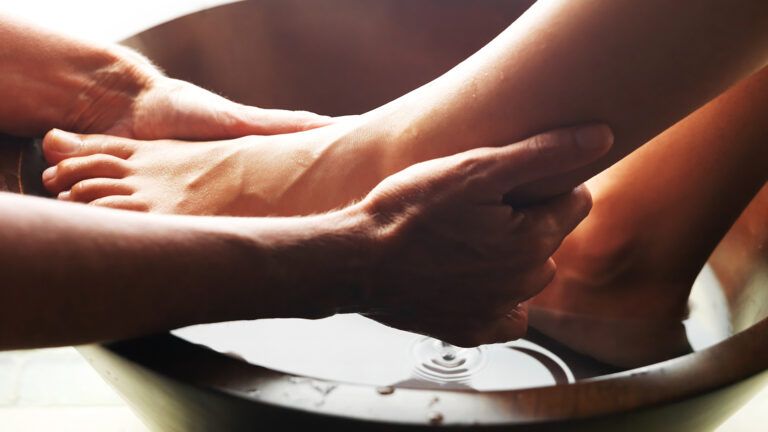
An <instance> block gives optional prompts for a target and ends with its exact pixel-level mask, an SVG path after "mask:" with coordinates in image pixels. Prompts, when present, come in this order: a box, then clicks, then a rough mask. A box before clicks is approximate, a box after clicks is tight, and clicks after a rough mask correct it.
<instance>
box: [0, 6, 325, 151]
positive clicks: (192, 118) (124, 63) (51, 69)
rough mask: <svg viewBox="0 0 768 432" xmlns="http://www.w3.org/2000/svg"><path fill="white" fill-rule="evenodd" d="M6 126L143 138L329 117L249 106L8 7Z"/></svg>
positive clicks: (0, 22)
mask: <svg viewBox="0 0 768 432" xmlns="http://www.w3.org/2000/svg"><path fill="white" fill-rule="evenodd" d="M0 93H2V94H3V95H4V97H3V99H2V100H1V101H0V131H2V132H4V133H8V134H14V135H19V136H42V135H43V134H45V132H47V131H48V130H50V129H51V128H54V127H59V128H65V129H68V130H73V131H79V132H91V133H109V134H112V135H118V136H125V137H133V138H138V139H159V138H179V139H181V138H183V139H191V140H201V139H225V138H234V137H240V136H243V135H249V134H257V135H266V134H276V133H286V132H296V131H301V130H306V129H311V128H313V127H317V126H321V125H325V124H328V123H329V122H330V119H329V118H327V117H324V116H319V115H316V114H312V113H307V112H292V111H282V110H265V109H260V108H256V107H248V106H243V105H240V104H237V103H234V102H231V101H228V100H226V99H224V98H222V97H220V96H218V95H215V94H213V93H211V92H208V91H206V90H203V89H201V88H199V87H196V86H194V85H192V84H189V83H186V82H183V81H179V80H174V79H171V78H168V77H166V76H164V75H163V74H162V73H160V71H158V70H157V69H156V68H155V67H154V66H152V65H151V64H150V63H149V61H147V60H146V59H145V58H143V57H142V56H140V55H138V54H137V53H135V52H133V51H131V50H128V49H125V48H122V47H118V46H115V45H98V44H93V43H90V42H84V41H80V40H77V39H72V38H69V37H67V36H64V35H60V34H56V33H51V32H49V31H47V30H45V29H42V28H38V27H36V26H35V25H33V24H30V23H26V22H21V21H18V20H17V19H16V18H12V17H8V16H4V15H2V14H0Z"/></svg>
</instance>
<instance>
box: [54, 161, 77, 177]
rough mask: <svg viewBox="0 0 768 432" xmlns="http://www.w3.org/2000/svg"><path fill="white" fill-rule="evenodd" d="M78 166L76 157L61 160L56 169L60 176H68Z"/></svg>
mask: <svg viewBox="0 0 768 432" xmlns="http://www.w3.org/2000/svg"><path fill="white" fill-rule="evenodd" d="M77 166H78V161H77V160H76V159H64V160H63V161H61V162H59V164H58V165H56V170H57V171H58V173H59V175H60V176H62V175H63V176H67V175H69V174H70V173H71V172H72V171H74V170H75V169H76V168H77Z"/></svg>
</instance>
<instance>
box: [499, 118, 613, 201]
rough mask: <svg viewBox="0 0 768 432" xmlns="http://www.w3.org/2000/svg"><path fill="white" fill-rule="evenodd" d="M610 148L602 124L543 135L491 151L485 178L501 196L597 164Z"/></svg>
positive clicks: (610, 136)
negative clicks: (495, 187)
mask: <svg viewBox="0 0 768 432" xmlns="http://www.w3.org/2000/svg"><path fill="white" fill-rule="evenodd" d="M612 145H613V132H612V131H611V129H610V128H609V127H608V126H607V125H605V124H598V123H593V124H588V125H583V126H575V127H569V128H563V129H557V130H553V131H549V132H544V133H542V134H539V135H535V136H533V137H530V138H527V139H525V140H523V141H520V142H518V143H515V144H510V145H508V146H505V147H500V148H495V149H490V153H489V155H488V156H489V157H491V158H493V159H494V163H493V164H491V166H490V167H489V171H488V176H487V177H486V178H488V179H490V181H492V182H493V183H494V184H495V185H497V186H498V188H499V190H500V191H501V192H502V193H504V192H507V191H509V190H512V189H513V188H514V187H516V186H519V185H521V184H524V183H529V182H532V181H535V180H539V179H543V178H548V177H555V176H558V175H562V174H564V173H567V172H569V171H572V170H574V169H576V168H579V167H582V166H584V165H587V164H589V163H591V162H594V161H596V160H597V159H598V158H600V157H601V156H603V155H604V154H605V153H607V152H608V150H609V149H610V148H611V146H612Z"/></svg>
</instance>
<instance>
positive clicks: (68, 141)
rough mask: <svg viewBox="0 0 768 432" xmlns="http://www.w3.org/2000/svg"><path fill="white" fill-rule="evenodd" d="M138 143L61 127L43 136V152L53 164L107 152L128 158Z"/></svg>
mask: <svg viewBox="0 0 768 432" xmlns="http://www.w3.org/2000/svg"><path fill="white" fill-rule="evenodd" d="M135 146H136V143H135V142H134V141H132V140H129V139H126V138H118V137H113V136H108V135H81V134H75V133H70V132H65V131H62V130H59V129H53V130H51V131H49V132H48V133H47V134H46V135H45V138H43V154H44V155H45V159H46V160H47V161H48V163H50V164H51V165H55V164H58V163H59V162H61V161H63V160H65V159H69V158H73V157H82V156H90V155H95V154H100V153H101V154H107V155H111V156H115V157H118V158H121V159H127V158H128V157H130V156H131V155H132V154H133V152H134V151H135V148H136V147H135Z"/></svg>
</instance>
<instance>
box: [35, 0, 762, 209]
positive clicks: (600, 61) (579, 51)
mask: <svg viewBox="0 0 768 432" xmlns="http://www.w3.org/2000/svg"><path fill="white" fill-rule="evenodd" d="M595 9H599V10H600V13H599V14H596V13H593V11H594V10H595ZM692 10H695V11H696V14H695V19H694V18H692V17H691V11H692ZM647 28H655V29H657V30H655V31H654V32H650V33H649V32H648V31H647ZM552 29H557V31H552ZM765 29H768V3H766V2H762V1H755V0H739V1H738V3H733V2H732V1H726V0H706V1H704V2H703V3H702V2H701V1H694V0H686V1H677V2H668V1H665V0H652V1H644V2H640V3H638V2H636V1H633V0H585V1H579V2H570V1H565V0H559V1H549V2H539V3H536V4H535V5H533V6H532V7H531V8H530V9H529V10H528V11H527V12H526V13H525V14H524V15H523V16H522V17H520V18H519V19H518V20H517V21H515V22H514V23H513V24H512V25H511V26H510V27H509V28H508V29H507V30H505V31H504V32H503V33H502V34H501V35H499V37H497V38H496V39H495V40H494V41H492V42H491V43H490V44H488V45H487V46H486V47H484V48H483V49H482V50H480V51H478V52H477V53H476V54H475V55H473V56H471V57H470V58H468V59H467V60H465V61H464V62H462V63H461V64H459V65H458V66H456V67H455V68H454V69H453V70H451V71H449V72H448V73H446V74H445V75H443V76H441V77H439V78H438V79H436V80H434V81H433V82H431V83H429V84H427V85H425V86H423V87H421V88H419V89H417V90H415V91H413V92H411V93H409V94H407V95H405V96H403V97H401V98H399V99H398V100H396V101H393V102H391V103H389V104H387V105H385V106H383V107H380V108H379V109H376V110H374V111H372V112H369V113H366V114H364V115H362V116H359V117H356V118H353V119H350V120H349V121H344V122H339V123H338V124H333V125H330V126H327V127H323V128H320V129H316V130H313V131H308V132H304V133H300V134H298V135H295V136H285V137H277V138H276V140H275V144H276V145H274V146H269V145H266V144H264V143H265V141H264V139H262V138H254V139H248V138H243V141H241V143H243V142H245V141H249V142H250V143H252V144H254V146H253V147H254V148H249V147H251V146H249V145H248V144H246V145H243V146H241V147H242V148H241V149H240V150H237V152H238V154H237V156H235V155H233V153H232V152H233V150H232V149H225V148H223V147H222V146H220V145H219V144H218V143H211V144H209V146H210V147H211V150H210V151H206V152H205V153H207V154H208V155H209V156H210V157H211V158H212V159H213V160H214V161H220V160H222V159H232V158H235V157H236V158H238V159H241V160H242V161H243V162H242V163H243V165H244V166H248V167H249V168H248V169H247V171H248V172H247V173H243V171H242V170H232V171H231V173H229V174H223V175H227V176H229V179H228V180H226V182H227V183H229V184H232V185H235V186H233V187H235V188H237V189H241V190H244V191H245V192H246V193H244V194H243V198H242V199H241V200H239V199H238V198H236V197H227V198H226V199H227V202H226V203H221V202H218V201H219V200H220V198H219V197H216V196H214V195H213V194H208V195H206V196H205V197H202V198H201V196H200V194H199V193H198V192H199V188H196V187H188V185H187V184H186V182H187V181H188V179H187V178H181V179H180V180H179V184H177V185H175V186H172V187H169V188H166V190H167V191H174V192H179V191H182V192H181V193H183V194H187V195H197V196H187V197H182V198H180V199H181V200H183V201H206V200H210V202H209V203H207V204H206V203H202V204H201V205H198V206H189V207H188V208H195V207H197V208H198V209H200V208H206V207H207V208H208V210H207V211H206V213H208V214H210V213H213V214H242V213H247V212H254V211H255V212H256V213H257V214H287V215H297V214H306V213H311V212H317V211H326V210H330V209H333V208H337V207H339V206H342V205H345V204H347V203H349V202H351V201H354V200H356V199H359V198H360V197H362V196H363V195H364V194H365V193H366V191H368V190H370V189H371V188H372V187H373V186H374V185H376V184H377V183H378V182H379V181H381V179H383V178H385V177H386V176H387V175H390V174H392V173H394V172H397V171H399V170H402V169H404V168H405V167H407V166H409V165H412V164H414V163H417V162H420V161H423V160H428V159H431V158H436V157H441V156H445V155H449V154H454V153H457V152H461V151H464V150H467V149H471V148H476V147H482V146H496V145H504V144H505V143H509V142H513V141H515V140H517V139H520V138H521V137H524V136H529V135H532V134H535V133H536V132H538V131H541V130H545V129H547V128H550V127H553V126H555V125H567V124H576V123H580V122H583V121H589V120H593V119H598V120H600V121H603V122H606V123H607V124H610V125H611V126H612V128H613V129H614V132H615V135H616V144H615V146H614V147H613V149H612V151H611V152H610V153H609V154H608V155H606V157H604V158H602V159H601V160H600V161H598V163H595V164H593V165H590V166H589V167H586V168H584V169H582V170H579V171H574V172H573V173H569V174H568V175H566V176H563V178H560V179H548V180H546V181H545V182H544V183H542V184H537V185H531V186H529V187H527V188H525V189H521V190H520V191H518V197H517V199H518V200H520V201H521V202H524V201H525V200H526V199H531V198H538V197H542V196H552V195H556V194H557V193H559V192H561V191H565V190H569V189H571V188H573V187H574V186H575V185H576V184H579V183H581V182H582V181H585V180H586V179H588V178H590V177H591V176H592V175H594V174H596V173H598V172H600V171H602V170H603V169H605V168H606V167H608V166H610V165H611V164H612V163H614V162H615V161H616V160H618V159H620V158H621V157H623V156H624V155H626V154H628V153H629V152H631V151H632V150H634V149H636V148H637V147H638V146H640V145H641V144H643V143H644V142H646V141H647V140H649V139H651V138H652V137H653V136H655V135H657V134H658V133H660V132H661V131H663V130H664V129H666V128H667V127H668V126H670V125H672V124H673V123H674V122H676V121H677V120H679V119H681V118H683V117H684V116H685V115H687V114H688V113H690V112H691V111H693V110H695V109H696V108H697V107H698V106H700V105H702V104H704V103H705V102H706V101H707V100H709V99H711V98H713V97H715V96H716V95H717V94H719V93H720V92H722V91H724V90H725V89H727V88H728V87H729V86H730V85H732V84H733V83H734V82H736V81H738V80H739V79H741V78H743V77H745V76H747V75H749V74H750V73H752V72H754V71H756V70H757V69H759V68H760V67H761V66H762V65H763V64H764V63H765V60H766V59H765V58H764V56H765V54H764V53H765V52H766V51H767V50H768V32H767V31H766V30H765ZM630 46H631V47H633V48H632V49H628V48H627V47H630ZM671 59H674V60H671ZM683 60H684V61H683ZM563 71H568V76H567V79H563V74H562V72H563ZM104 140H109V138H106V137H102V138H95V139H93V140H91V142H95V144H94V148H98V147H99V146H100V145H101V144H99V143H98V142H99V141H104ZM55 141H56V139H55V136H53V135H50V136H48V138H47V140H46V145H47V147H48V149H47V154H48V158H49V160H50V161H51V162H52V163H58V162H59V161H61V160H62V159H63V158H62V156H61V155H56V154H54V153H57V151H56V148H57V147H58V144H57V143H56V142H55ZM120 146H129V145H127V144H125V145H124V144H120ZM105 147H107V148H112V147H114V146H110V145H105ZM214 147H217V148H218V149H214ZM95 151H98V150H94V149H92V148H87V149H84V150H83V151H82V154H86V155H90V154H92V153H94V152H95ZM167 151H168V150H167V146H166V147H162V148H161V147H158V152H167ZM200 152H201V150H199V149H195V150H191V149H190V150H189V153H188V154H184V153H182V152H178V153H177V155H178V159H179V160H192V159H193V158H195V157H197V155H198V154H199V153H200ZM142 153H144V152H142ZM79 154H80V153H78V152H74V153H72V154H69V155H68V156H78V155H79ZM133 154H135V153H131V155H133ZM113 156H116V157H118V158H119V157H120V156H119V155H113ZM144 156H146V155H144ZM137 158H141V159H142V160H144V161H147V160H149V159H151V158H150V157H149V156H147V157H143V156H137ZM162 159H163V161H164V163H168V160H167V158H162ZM113 162H114V161H113ZM180 163H181V164H184V165H185V167H184V169H185V170H189V169H191V170H193V171H198V173H197V174H193V175H192V177H195V178H202V177H204V176H206V175H208V173H206V171H207V170H208V169H207V168H206V167H205V166H204V165H205V164H202V166H201V164H197V163H187V162H180ZM76 165H78V167H80V168H78V171H81V172H80V173H79V174H78V175H74V176H70V178H66V179H59V180H55V179H53V178H52V177H55V174H56V173H55V172H48V173H47V177H48V179H47V180H48V181H47V182H46V183H47V184H50V185H51V191H52V192H53V193H57V194H58V193H61V192H63V191H66V190H69V189H70V188H71V187H73V186H74V184H75V183H77V181H79V180H83V179H99V178H105V179H107V180H105V181H104V183H106V184H108V185H114V184H115V181H114V179H115V178H117V179H118V180H119V179H122V178H125V177H128V176H127V175H126V174H125V172H124V171H125V170H124V166H126V165H127V166H131V169H130V170H129V171H130V173H131V174H130V177H133V178H132V179H129V180H126V181H125V182H122V181H118V182H117V183H120V184H121V186H120V187H117V188H113V187H111V186H104V185H102V184H100V182H99V181H90V182H89V183H88V184H87V185H85V186H83V187H81V188H80V189H96V190H89V191H88V192H87V193H86V192H85V191H83V193H82V194H80V195H82V196H84V197H88V198H90V197H96V199H100V198H104V197H105V196H109V195H110V193H112V192H111V191H118V190H119V191H121V192H114V193H117V194H118V195H121V196H122V195H126V194H128V192H125V191H129V190H133V191H134V192H135V194H136V195H137V197H138V199H139V200H141V201H142V202H143V207H144V208H147V209H153V208H163V207H164V206H163V204H162V203H163V202H164V201H166V200H175V199H179V198H177V196H173V197H172V196H169V195H168V194H167V193H163V191H162V189H163V188H162V187H160V186H157V185H152V184H151V182H149V181H144V180H146V179H149V178H151V176H152V174H151V173H152V172H155V171H156V169H155V168H154V167H147V164H146V163H144V162H142V163H141V164H138V165H136V166H134V164H133V163H132V162H131V161H128V162H127V163H122V162H121V163H115V164H113V165H115V166H119V167H118V168H117V169H116V170H109V169H104V167H103V166H101V162H99V158H91V159H89V161H82V163H77V164H76ZM165 166H167V165H165ZM275 166H279V167H280V169H279V172H275V171H274V167H275ZM264 167H270V168H264ZM65 171H67V170H65V169H62V170H60V172H65ZM222 171H223V170H222ZM198 174H199V175H198ZM275 174H280V175H281V176H282V177H281V178H280V180H279V184H277V185H276V184H275V182H277V181H278V180H276V179H275V178H274V175H275ZM137 178H138V179H139V180H140V181H134V180H136V179H137ZM351 178H354V179H355V182H354V184H350V181H349V179H351ZM142 179H143V180H142ZM123 183H125V185H123ZM545 183H546V184H545ZM265 184H266V185H268V186H262V185H265ZM86 186H87V187H86ZM141 190H146V193H144V194H142V193H141ZM134 192H131V194H133V193H134ZM267 194H268V195H267ZM75 195H78V194H75ZM265 196H268V198H265ZM254 197H257V198H256V199H254ZM259 197H261V198H259ZM63 198H65V199H72V198H73V197H72V195H71V194H70V195H66V194H65V195H64V196H63ZM238 201H242V202H238ZM100 203H106V204H109V203H110V201H101V202H100ZM261 204H264V205H263V206H262V205H261ZM182 211H183V210H182Z"/></svg>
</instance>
